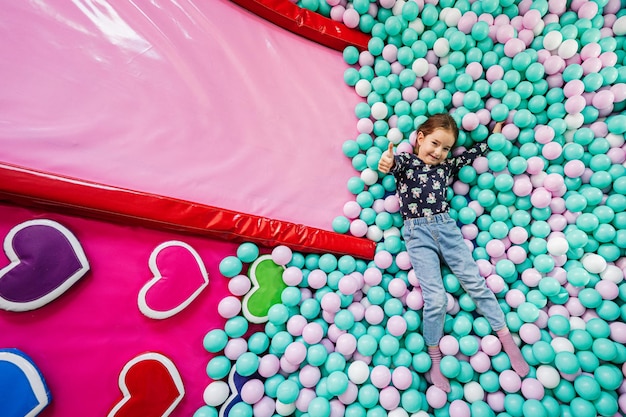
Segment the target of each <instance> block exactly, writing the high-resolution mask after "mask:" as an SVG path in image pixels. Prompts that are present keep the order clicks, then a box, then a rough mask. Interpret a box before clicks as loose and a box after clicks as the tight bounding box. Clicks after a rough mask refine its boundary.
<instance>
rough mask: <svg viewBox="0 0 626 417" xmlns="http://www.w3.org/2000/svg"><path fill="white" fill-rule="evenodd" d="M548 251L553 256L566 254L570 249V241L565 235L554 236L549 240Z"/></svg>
mask: <svg viewBox="0 0 626 417" xmlns="http://www.w3.org/2000/svg"><path fill="white" fill-rule="evenodd" d="M547 248H548V252H549V253H550V255H552V256H561V255H565V254H566V253H567V251H568V250H569V243H567V239H565V238H564V237H553V238H551V239H549V240H548V245H547Z"/></svg>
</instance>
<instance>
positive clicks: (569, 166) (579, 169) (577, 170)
mask: <svg viewBox="0 0 626 417" xmlns="http://www.w3.org/2000/svg"><path fill="white" fill-rule="evenodd" d="M563 172H565V175H567V176H568V177H570V178H578V177H580V176H582V175H583V173H584V172H585V164H584V163H583V161H581V160H578V159H576V160H573V161H568V162H567V163H566V164H565V166H564V167H563Z"/></svg>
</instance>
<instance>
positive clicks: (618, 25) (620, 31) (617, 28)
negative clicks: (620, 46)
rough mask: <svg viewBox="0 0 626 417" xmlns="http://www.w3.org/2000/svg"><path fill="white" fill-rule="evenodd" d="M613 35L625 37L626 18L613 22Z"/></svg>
mask: <svg viewBox="0 0 626 417" xmlns="http://www.w3.org/2000/svg"><path fill="white" fill-rule="evenodd" d="M612 29H613V33H614V34H615V36H624V35H626V16H622V17H620V18H619V19H617V20H615V22H613V28H612Z"/></svg>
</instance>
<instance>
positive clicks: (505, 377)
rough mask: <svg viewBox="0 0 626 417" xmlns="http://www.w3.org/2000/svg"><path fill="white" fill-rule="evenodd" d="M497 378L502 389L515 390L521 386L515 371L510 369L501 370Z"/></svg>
mask: <svg viewBox="0 0 626 417" xmlns="http://www.w3.org/2000/svg"><path fill="white" fill-rule="evenodd" d="M498 380H499V381H500V386H501V387H502V389H503V390H504V391H506V392H508V393H514V392H517V391H519V389H520V388H521V387H522V379H521V378H520V376H519V375H518V374H516V373H515V371H512V370H510V369H507V370H505V371H502V372H501V373H500V376H499V377H498Z"/></svg>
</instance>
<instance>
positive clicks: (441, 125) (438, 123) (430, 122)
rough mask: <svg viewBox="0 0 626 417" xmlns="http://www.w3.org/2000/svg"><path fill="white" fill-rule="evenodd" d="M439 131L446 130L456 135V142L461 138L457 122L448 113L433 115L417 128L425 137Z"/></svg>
mask: <svg viewBox="0 0 626 417" xmlns="http://www.w3.org/2000/svg"><path fill="white" fill-rule="evenodd" d="M437 129H444V130H447V131H449V132H451V133H452V135H454V140H455V141H456V139H458V138H459V127H458V126H457V124H456V121H455V120H454V119H453V118H452V116H450V115H449V114H448V113H439V114H433V115H432V116H430V117H429V118H428V119H426V121H425V122H424V123H422V124H421V125H420V127H418V128H417V131H418V132H422V133H423V134H424V136H428V135H430V134H431V133H433V132H434V131H435V130H437Z"/></svg>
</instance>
